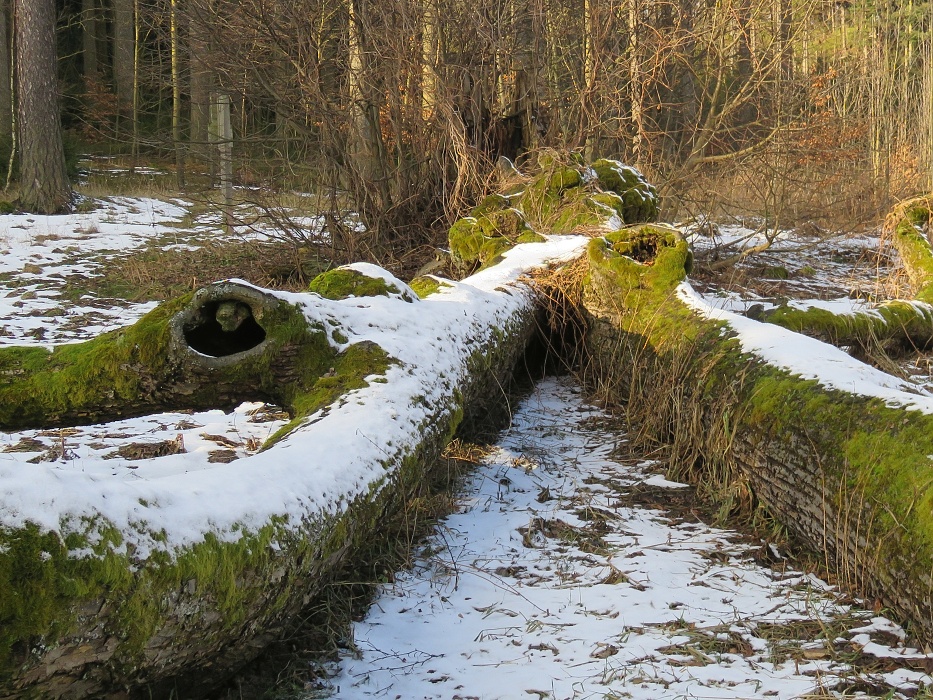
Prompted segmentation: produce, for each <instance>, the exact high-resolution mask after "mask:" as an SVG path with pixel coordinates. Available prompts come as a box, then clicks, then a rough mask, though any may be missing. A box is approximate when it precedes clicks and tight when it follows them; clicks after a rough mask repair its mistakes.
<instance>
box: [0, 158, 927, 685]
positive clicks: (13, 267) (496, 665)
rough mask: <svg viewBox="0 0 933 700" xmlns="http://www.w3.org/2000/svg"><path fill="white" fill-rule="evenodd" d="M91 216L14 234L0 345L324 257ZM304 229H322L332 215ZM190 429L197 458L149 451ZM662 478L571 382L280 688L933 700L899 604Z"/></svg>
mask: <svg viewBox="0 0 933 700" xmlns="http://www.w3.org/2000/svg"><path fill="white" fill-rule="evenodd" d="M98 167H99V165H98ZM82 208H83V209H84V211H83V212H82V213H77V214H73V215H69V216H59V217H44V216H26V215H5V216H2V217H0V250H2V252H3V255H2V256H0V344H2V345H23V344H29V345H44V346H48V345H52V344H56V343H63V342H74V341H78V340H82V339H86V338H90V337H94V336H96V335H97V334H99V333H101V332H103V331H105V330H108V329H111V328H115V327H119V326H122V325H126V324H129V323H132V322H133V321H135V320H136V319H137V318H139V317H140V316H141V315H142V314H143V313H145V312H146V311H148V310H149V309H151V308H152V307H153V306H154V305H155V304H156V303H157V301H158V300H161V299H164V298H167V297H169V296H172V295H174V294H177V293H179V292H180V291H185V290H187V289H191V288H193V287H197V286H200V285H202V284H203V283H206V282H209V281H212V280H213V279H215V278H226V277H241V278H246V279H248V280H250V281H252V282H255V283H257V284H265V285H278V286H283V287H288V288H293V289H296V288H300V287H301V286H303V285H304V284H305V283H306V282H305V279H304V278H305V277H306V276H313V274H312V273H313V272H314V270H313V267H314V265H315V264H320V261H314V262H312V263H309V262H308V258H306V257H305V258H302V259H301V260H298V259H297V257H296V256H298V255H299V254H298V253H296V247H295V245H294V241H288V242H283V241H282V240H281V238H280V237H279V234H278V233H277V232H276V229H275V228H274V225H273V223H274V222H273V223H270V224H269V226H268V227H265V224H263V223H262V222H261V220H259V219H257V223H256V224H254V225H252V226H251V227H249V229H248V230H247V229H243V230H241V231H240V232H239V235H238V236H236V237H235V238H234V239H233V240H231V237H230V236H229V235H228V234H225V233H224V232H223V230H222V227H221V219H220V215H219V214H218V213H216V212H214V211H212V210H211V209H210V208H207V207H204V206H203V205H202V204H199V203H197V202H193V201H190V200H187V199H183V198H178V197H173V196H159V197H151V196H150V197H140V196H132V197H131V196H121V197H109V198H106V199H104V198H101V199H97V200H94V202H93V205H92V206H89V205H85V206H84V207H82ZM295 211H296V212H299V211H300V205H296V208H295ZM243 214H244V218H248V216H249V212H245V211H244V212H243ZM296 220H299V221H302V219H300V216H299V217H296ZM302 225H303V226H304V227H305V231H306V233H307V235H309V236H311V237H313V236H315V235H319V234H320V231H319V222H317V221H316V220H315V219H314V217H307V218H305V219H304V220H303V224H302ZM750 233H751V231H750V230H748V229H744V228H742V227H739V226H733V227H726V226H724V227H722V228H721V229H720V230H719V232H718V234H717V237H701V236H695V237H694V240H693V244H694V247H695V248H696V250H697V251H698V253H699V254H701V256H702V254H703V253H704V252H706V253H707V254H708V255H714V254H715V251H717V250H723V249H724V246H726V245H728V244H729V243H730V242H732V241H736V240H738V239H741V238H743V237H746V236H748V235H749V234H750ZM302 265H310V268H309V269H307V270H303V269H302ZM701 270H702V266H701ZM879 279H880V280H883V284H882V283H879V282H877V280H879ZM898 280H899V273H898V264H897V260H896V256H895V255H893V253H892V252H891V251H890V250H889V249H888V248H887V247H886V246H885V245H884V244H883V242H882V241H880V240H879V238H878V236H877V234H873V233H864V234H859V235H854V234H853V235H845V236H832V237H822V236H820V237H814V236H812V235H800V234H799V233H798V234H787V235H784V236H781V237H779V239H778V240H777V241H776V243H775V246H774V247H773V249H772V250H770V251H767V252H766V253H764V254H761V255H758V256H755V257H753V258H749V259H747V260H746V261H744V262H742V263H741V264H739V265H736V266H734V267H732V268H730V270H729V272H728V274H717V275H712V274H705V273H702V272H699V273H698V274H697V276H696V277H695V279H693V280H692V282H693V284H694V286H695V287H696V288H697V290H698V291H700V292H701V293H702V294H703V295H704V297H705V299H706V300H707V301H711V302H713V303H716V304H718V305H721V306H722V307H724V308H729V309H732V310H737V311H739V312H742V311H745V310H747V309H748V308H749V307H750V306H751V305H753V304H762V305H763V306H768V305H777V304H782V303H789V304H796V303H803V302H802V301H801V300H804V299H808V300H819V301H818V303H822V304H826V305H828V306H830V307H831V308H833V309H835V310H840V309H843V308H853V307H857V306H858V305H859V304H864V303H870V302H871V301H873V300H875V299H878V298H886V297H889V296H892V295H896V294H898V288H899V282H898ZM810 303H817V302H810ZM898 371H900V372H901V373H902V375H901V376H902V377H907V378H909V379H910V380H911V381H913V382H915V383H916V386H917V391H918V392H926V391H928V388H929V387H930V386H931V385H933V376H931V370H930V364H929V362H928V361H927V360H926V359H925V358H922V357H917V358H911V359H910V360H908V361H903V362H901V363H900V370H898ZM283 418H285V416H283V415H282V414H281V413H280V412H278V411H277V410H276V409H275V408H274V407H272V408H271V409H269V410H266V409H264V408H263V407H262V406H260V405H244V406H241V407H240V408H238V409H237V410H236V411H234V412H232V413H229V414H227V413H224V412H222V411H211V412H204V413H199V414H161V415H157V416H148V417H144V418H140V419H135V420H130V421H120V422H118V423H111V424H107V425H100V426H88V427H85V428H80V429H74V430H55V431H23V432H19V433H15V434H11V433H4V434H2V435H0V442H2V443H3V444H2V445H0V459H6V460H15V461H17V462H23V463H29V462H33V463H35V462H43V461H45V462H61V461H68V460H74V459H78V458H79V459H81V460H82V464H83V465H84V466H85V468H88V469H94V470H97V471H99V473H100V475H101V476H102V477H103V476H106V475H111V476H118V477H119V478H126V479H132V478H138V476H139V475H140V474H141V473H143V472H146V471H151V472H152V473H172V472H173V471H174V470H193V469H205V468H211V466H212V465H213V463H216V462H223V461H229V460H231V459H238V458H247V457H248V456H249V455H250V454H252V453H253V452H254V451H255V450H256V449H257V448H258V446H259V445H260V444H261V442H262V440H263V439H264V438H265V437H266V436H268V435H270V434H271V433H272V432H273V431H274V430H275V429H276V428H277V427H278V425H280V424H281V421H282V420H283ZM179 435H181V437H182V440H183V444H184V446H185V452H184V453H183V454H171V455H166V456H161V457H159V456H153V454H156V453H153V452H150V451H147V450H151V449H152V447H151V446H152V445H159V444H163V443H167V442H176V443H177V441H178V436H179ZM147 445H148V446H149V447H147ZM112 457H119V459H110V458H112ZM662 471H663V465H662V464H661V463H659V462H657V461H655V460H653V459H651V456H649V455H639V454H636V453H634V451H633V449H632V448H631V446H630V445H629V443H628V441H627V438H626V435H625V427H624V426H623V425H620V424H619V422H618V421H617V420H615V419H613V418H612V416H610V415H608V414H606V413H604V412H602V411H601V410H599V409H597V408H595V407H593V406H592V405H589V404H588V403H587V402H586V400H585V398H584V396H583V393H582V390H581V389H580V388H579V387H578V386H577V385H576V384H575V383H574V382H573V381H572V380H570V379H567V378H561V379H548V380H546V381H543V382H541V383H540V384H539V385H538V386H537V387H536V388H535V389H534V391H533V393H532V394H531V395H530V396H528V397H527V398H525V399H524V401H523V402H522V403H521V404H520V405H519V406H518V407H516V409H515V411H514V413H513V416H512V421H511V425H510V426H509V428H508V429H506V430H505V431H504V432H503V433H502V435H501V436H500V438H499V441H498V442H497V443H496V444H494V445H489V446H487V447H486V448H485V449H484V451H483V456H482V458H481V459H479V465H478V466H477V467H476V469H475V470H473V471H472V472H470V473H469V474H468V475H467V476H466V478H465V479H464V480H463V483H462V484H461V485H460V488H459V490H458V492H457V494H456V495H455V501H456V506H455V508H454V512H452V513H451V514H450V515H449V516H448V517H447V518H445V519H443V520H442V521H441V522H439V523H438V525H437V527H436V530H435V531H434V533H433V534H431V535H430V536H429V537H428V538H427V539H426V540H425V541H424V542H422V543H421V544H420V545H419V546H418V548H417V550H416V551H415V553H414V554H413V566H412V567H411V568H406V569H405V570H400V571H398V572H395V573H390V575H389V576H388V577H387V578H388V580H389V582H388V583H385V584H383V585H382V586H381V587H380V588H379V589H378V592H377V594H376V597H375V599H374V600H373V603H372V605H371V607H370V608H369V612H368V613H367V614H366V615H365V617H363V618H362V619H361V620H359V621H357V622H356V623H354V625H353V627H352V630H350V631H349V632H347V633H346V635H345V636H344V638H343V643H342V650H341V651H340V652H339V653H338V654H337V655H336V656H335V655H331V656H329V657H328V658H322V659H313V660H309V659H308V654H307V653H301V650H298V653H297V654H296V661H295V662H293V663H292V664H291V667H290V669H289V672H288V673H287V674H285V675H284V676H283V679H284V680H282V681H281V682H279V683H278V684H275V683H271V681H270V685H272V686H274V687H271V688H268V689H267V691H265V692H266V693H267V694H268V695H269V696H270V697H302V698H316V697H335V698H365V697H379V698H404V699H408V698H435V697H436V698H461V699H463V700H466V699H467V698H519V697H526V696H527V697H535V698H541V699H544V698H554V699H555V700H556V699H557V698H624V697H631V698H639V697H642V698H707V697H709V698H713V697H715V698H797V697H801V698H803V697H887V698H916V697H933V678H931V676H930V675H928V673H929V672H930V671H933V656H931V655H928V654H924V653H922V652H920V651H917V650H914V649H911V648H910V647H909V642H908V640H907V639H906V636H905V635H904V632H903V630H901V628H900V627H898V626H897V625H896V624H894V623H893V622H891V621H890V620H887V619H886V618H884V616H883V611H877V610H874V609H873V608H872V606H871V605H870V604H866V603H865V602H864V601H861V602H859V601H854V600H852V599H850V598H848V597H847V596H846V595H845V594H844V592H841V591H838V590H836V589H834V588H833V587H832V586H831V585H829V584H827V583H825V582H824V581H821V580H820V579H818V578H816V577H815V576H813V575H812V574H809V573H802V572H801V571H799V570H798V569H796V568H795V565H794V561H793V560H792V559H788V558H786V557H787V552H785V551H783V543H779V544H778V545H777V546H776V545H775V544H773V543H769V542H765V541H763V540H760V539H757V538H750V537H748V536H746V535H741V534H739V533H736V532H732V531H729V530H724V529H719V528H715V527H711V526H709V525H707V524H705V522H704V521H708V520H709V518H708V517H706V516H704V515H703V510H702V508H700V507H699V506H698V505H697V504H695V503H694V502H693V497H692V491H691V489H689V488H688V487H685V486H683V485H681V484H674V483H671V482H668V481H666V480H665V479H664V478H663V476H662V475H661V472H662ZM866 605H867V607H866ZM241 687H243V686H241ZM228 697H237V695H235V694H230V695H229V696H228ZM243 697H247V695H243Z"/></svg>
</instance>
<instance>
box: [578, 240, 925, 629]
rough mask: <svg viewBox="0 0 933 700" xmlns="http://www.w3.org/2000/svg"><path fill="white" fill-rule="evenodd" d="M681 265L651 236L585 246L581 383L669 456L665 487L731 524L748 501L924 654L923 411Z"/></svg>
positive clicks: (914, 396)
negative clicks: (707, 499) (584, 373)
mask: <svg viewBox="0 0 933 700" xmlns="http://www.w3.org/2000/svg"><path fill="white" fill-rule="evenodd" d="M633 241H634V245H633ZM927 248H929V247H928V246H927ZM633 249H637V250H639V251H640V252H641V255H640V256H631V255H630V253H631V251H632V250H633ZM636 258H637V259H636ZM689 258H690V254H689V250H688V248H687V244H686V243H685V242H684V241H683V240H682V238H681V237H680V236H679V235H678V234H677V232H676V231H674V230H672V229H668V228H666V227H660V226H652V225H644V226H639V227H634V228H630V229H627V230H622V231H618V232H614V233H610V234H607V235H605V236H604V237H601V238H597V239H594V240H592V241H591V242H590V244H589V247H588V261H589V265H590V274H589V276H588V278H587V280H586V282H585V288H584V292H583V294H584V306H585V311H586V315H587V318H588V322H589V330H588V333H587V336H586V338H587V344H588V349H589V351H590V355H591V358H592V361H591V364H590V368H589V375H588V376H589V378H590V379H592V381H594V382H595V383H596V384H597V385H598V386H600V387H601V388H603V389H606V390H607V391H608V392H609V393H610V394H611V396H612V397H614V398H615V399H616V400H617V401H619V402H620V403H622V404H624V405H625V406H626V408H627V412H628V414H629V416H630V418H631V419H632V420H633V422H636V423H638V424H640V425H639V428H640V430H641V432H643V433H644V434H650V435H652V437H653V439H655V440H657V441H659V442H664V443H667V444H670V445H672V446H673V452H674V454H673V458H672V464H673V465H674V468H675V470H677V473H675V474H673V475H672V476H673V477H674V478H685V477H689V478H691V480H692V481H694V482H695V483H697V484H698V486H699V487H700V489H701V490H702V491H705V492H706V493H707V495H711V496H712V497H714V498H718V499H719V501H720V502H721V503H722V505H723V509H722V510H723V512H724V513H726V514H728V513H729V512H730V511H731V510H733V509H735V508H738V505H739V503H740V502H741V501H742V500H743V498H744V499H745V500H747V495H748V493H749V492H750V491H751V492H752V493H754V495H755V496H757V498H758V499H759V501H760V502H761V503H763V504H764V505H765V506H766V507H767V509H768V511H769V512H770V513H771V514H772V515H773V516H774V517H776V518H777V519H778V520H779V521H780V522H781V524H783V525H784V527H786V528H787V529H788V530H789V531H790V532H791V533H792V534H793V535H795V536H796V537H797V538H799V540H800V541H801V542H803V543H804V544H806V545H807V546H808V547H809V548H811V549H812V550H813V551H815V552H820V553H823V555H824V556H825V565H826V567H827V568H828V570H829V573H830V574H832V575H834V576H835V577H836V579H837V580H838V581H839V582H840V583H841V584H842V585H844V586H848V587H851V589H852V590H856V591H859V592H861V593H862V594H863V595H865V596H868V597H869V598H870V599H873V600H876V601H878V602H879V604H880V605H883V606H884V607H887V608H890V609H892V610H894V611H895V612H896V614H897V615H899V616H900V617H901V618H902V619H904V620H907V621H909V622H910V623H911V631H912V632H913V633H914V634H915V635H916V636H917V637H918V638H920V639H922V640H923V641H924V642H925V643H928V644H929V643H933V578H931V572H933V397H930V396H927V395H920V394H919V393H918V392H916V390H913V392H911V391H908V390H909V389H910V387H908V386H907V385H906V383H905V382H903V381H901V380H899V379H897V378H896V377H893V376H891V375H887V374H885V373H883V372H880V371H878V370H876V369H874V368H872V367H869V366H868V365H865V364H863V363H861V362H858V361H857V360H855V359H854V358H852V357H851V356H849V355H848V354H846V353H845V352H843V351H842V350H840V349H838V348H836V347H834V346H831V345H827V344H825V343H822V342H819V341H818V340H815V339H813V338H809V337H807V336H803V335H800V334H798V333H794V332H792V331H790V330H787V329H785V328H782V327H779V326H776V325H773V324H769V323H760V322H758V321H755V320H752V319H749V318H745V317H743V316H739V315H737V314H733V313H730V312H726V311H722V310H719V309H715V308H713V307H711V306H709V305H708V304H706V303H705V302H704V301H703V300H702V298H700V297H699V296H698V295H697V294H696V293H695V292H694V291H693V290H692V288H691V287H690V285H689V284H688V283H687V281H686V268H687V267H688V266H689ZM931 269H933V268H931Z"/></svg>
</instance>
